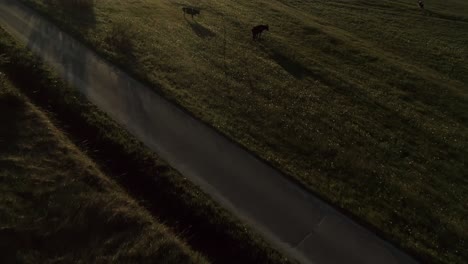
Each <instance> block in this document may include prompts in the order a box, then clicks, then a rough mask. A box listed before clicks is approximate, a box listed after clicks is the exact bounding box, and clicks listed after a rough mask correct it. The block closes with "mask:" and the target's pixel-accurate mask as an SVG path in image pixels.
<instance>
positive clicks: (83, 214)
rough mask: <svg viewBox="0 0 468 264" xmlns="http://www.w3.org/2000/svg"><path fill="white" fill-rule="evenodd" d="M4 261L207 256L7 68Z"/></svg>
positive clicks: (2, 87)
mask: <svg viewBox="0 0 468 264" xmlns="http://www.w3.org/2000/svg"><path fill="white" fill-rule="evenodd" d="M0 124H1V126H0V193H1V195H0V252H2V253H1V256H0V259H1V260H2V263H56V262H67V263H72V262H73V263H96V262H112V263H155V262H158V263H207V261H206V260H205V259H204V258H203V257H202V256H201V255H200V254H198V253H194V252H192V251H191V250H190V249H189V248H188V247H187V246H186V245H185V244H184V243H183V242H181V241H180V240H178V239H177V238H176V237H175V235H174V234H172V233H170V232H169V231H168V230H167V229H166V228H165V227H164V226H163V225H161V224H160V223H158V222H156V221H155V220H154V219H153V218H152V216H151V215H150V213H149V212H147V211H146V210H145V209H144V208H143V207H141V206H139V205H138V203H137V202H135V201H134V200H133V199H132V198H131V197H129V196H128V195H127V194H126V193H125V192H124V191H123V190H122V188H120V187H119V186H118V185H117V184H116V183H115V182H113V181H111V180H110V179H109V178H108V177H107V176H106V175H104V174H103V173H102V172H101V171H100V170H99V168H98V167H97V166H96V164H94V163H93V162H92V161H91V160H90V159H89V158H88V157H87V156H86V155H85V154H84V153H82V152H81V151H80V150H78V148H77V147H76V146H75V145H74V144H73V143H72V142H71V141H70V140H69V139H68V138H67V137H66V136H65V135H64V134H63V133H62V132H61V131H60V130H58V129H57V128H56V127H55V126H54V125H53V124H52V122H51V120H50V119H48V117H47V116H46V115H45V114H44V113H43V112H41V110H39V109H38V108H37V107H35V106H34V105H32V104H31V103H30V102H29V100H28V99H26V98H25V97H24V96H23V95H21V94H20V93H19V91H18V90H17V89H16V88H15V87H13V86H12V85H11V84H10V83H9V81H8V80H7V79H6V78H5V76H4V75H3V74H2V73H1V72H0Z"/></svg>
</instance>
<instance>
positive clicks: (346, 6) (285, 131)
mask: <svg viewBox="0 0 468 264" xmlns="http://www.w3.org/2000/svg"><path fill="white" fill-rule="evenodd" d="M25 1H26V0H25ZM26 2H29V3H34V4H35V7H36V8H37V9H39V10H41V11H42V12H44V13H46V14H48V15H49V17H51V18H52V19H53V20H54V21H56V22H57V24H58V25H60V26H61V27H63V28H65V29H67V30H69V31H70V32H72V33H73V34H74V35H75V36H78V37H79V38H81V39H82V40H84V41H85V42H86V43H88V44H90V46H93V47H94V48H95V49H96V50H97V51H98V52H100V53H101V54H102V55H104V56H105V57H106V58H108V59H110V60H111V61H113V62H115V63H117V64H119V65H120V66H121V67H122V68H124V69H126V70H128V71H129V72H131V73H133V74H134V75H135V76H138V77H139V79H142V80H144V81H146V82H147V83H149V84H151V85H152V86H153V87H155V88H156V89H157V90H158V91H159V92H161V93H163V94H164V95H165V96H166V97H168V98H170V99H172V100H174V101H176V102H178V103H179V104H180V105H182V106H183V107H184V108H186V109H188V110H189V111H191V112H192V113H194V115H196V116H197V117H199V118H200V119H202V120H204V121H206V122H207V123H209V124H212V125H213V126H214V127H216V128H218V129H219V130H220V131H221V132H223V133H225V134H226V135H228V136H229V137H231V138H233V139H234V140H236V141H237V142H239V143H241V144H242V145H244V146H246V147H247V148H248V149H250V150H252V151H253V152H255V153H256V154H258V155H259V156H260V157H262V158H263V159H265V160H267V161H269V162H271V163H272V164H273V165H274V166H276V167H278V168H280V169H281V170H282V171H284V172H285V173H287V174H290V175H293V176H294V177H296V178H297V179H299V180H300V181H302V182H303V183H304V185H306V186H308V187H309V188H310V189H311V190H313V191H315V192H316V193H318V194H319V195H321V196H322V197H324V198H325V199H326V200H328V201H331V202H332V203H333V204H336V205H337V206H339V207H341V208H345V209H346V210H347V211H348V212H350V213H351V214H352V215H354V216H356V217H358V218H360V219H362V220H363V222H365V223H368V224H370V225H371V226H373V227H375V228H377V229H378V230H380V234H381V235H383V236H384V237H386V238H388V239H390V240H391V241H393V242H395V243H397V244H398V245H400V246H401V247H403V248H405V249H407V250H409V251H411V252H414V253H416V254H417V255H419V256H421V257H422V258H423V260H425V261H429V260H430V261H434V262H450V263H463V262H466V261H467V260H468V251H467V250H466V248H468V245H467V243H468V242H467V240H468V222H467V221H466V218H467V217H468V209H467V207H466V201H467V200H468V182H467V179H466V177H465V175H468V168H467V166H466V164H465V161H464V159H465V158H466V155H467V154H468V127H467V123H468V100H467V99H468V94H467V90H466V87H467V84H468V79H467V78H468V77H467V76H468V64H467V63H466V58H467V56H468V51H467V48H466V43H467V42H468V31H467V28H468V15H467V10H468V2H466V1H463V0H450V1H438V0H427V1H425V3H426V9H427V11H426V12H422V11H421V10H419V8H418V7H417V4H415V3H414V1H413V0H398V1H390V0H385V1H379V2H378V3H377V2H375V1H371V0H360V1H357V0H356V1H353V0H352V1H328V0H327V1H325V0H318V1H307V0H299V1H290V0H268V1H263V0H260V1H250V0H239V1H227V0H225V1H219V0H218V1H215V0H205V1H186V3H187V5H193V6H198V7H200V8H201V9H202V15H201V16H200V17H199V18H196V20H195V21H192V20H191V18H190V17H187V18H184V16H183V13H182V11H181V7H182V4H181V3H180V2H176V1H169V0H167V1H156V0H145V1H139V2H128V1H123V0H115V1H95V6H94V7H93V8H90V9H86V10H84V9H82V10H80V11H79V12H73V11H71V10H70V9H67V8H62V7H61V6H60V5H59V4H57V3H59V2H60V1H55V2H54V1H52V2H51V1H43V0H27V1H26ZM47 3H48V4H47ZM51 3H52V4H51ZM54 3H55V4H54ZM84 13H86V14H84ZM259 23H265V24H270V28H271V31H270V32H268V33H266V35H265V39H264V40H263V41H261V42H253V41H251V36H250V28H251V26H252V25H255V24H259ZM116 36H120V37H116Z"/></svg>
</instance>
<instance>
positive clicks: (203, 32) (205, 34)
mask: <svg viewBox="0 0 468 264" xmlns="http://www.w3.org/2000/svg"><path fill="white" fill-rule="evenodd" d="M187 22H188V24H189V25H190V28H192V31H193V32H194V33H195V34H196V35H197V36H198V37H200V38H212V37H214V36H216V33H214V32H213V31H211V30H210V29H209V28H206V27H204V26H203V25H201V24H199V23H198V22H191V21H187Z"/></svg>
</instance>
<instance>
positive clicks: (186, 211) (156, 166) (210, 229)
mask: <svg viewBox="0 0 468 264" xmlns="http://www.w3.org/2000/svg"><path fill="white" fill-rule="evenodd" d="M0 54H3V55H2V57H3V58H4V59H3V60H2V61H1V63H0V69H1V70H3V71H4V72H5V73H6V74H7V75H8V76H9V77H10V78H11V80H12V81H13V82H14V83H15V85H16V86H17V87H19V88H20V89H21V91H22V92H23V93H24V94H26V95H27V96H28V97H29V98H31V100H33V102H34V103H35V104H37V105H39V106H40V107H42V108H44V109H45V110H47V111H48V112H49V113H50V114H51V115H53V116H54V119H55V120H56V122H57V123H58V124H59V126H60V127H63V129H64V130H65V131H66V132H67V133H68V134H69V135H70V137H71V139H72V140H73V141H74V142H75V144H77V145H78V146H80V147H81V148H83V149H85V150H86V151H87V154H88V156H90V157H91V158H92V159H93V160H95V161H96V162H97V163H98V164H99V165H100V167H101V168H102V170H103V171H104V172H105V173H106V174H107V175H111V176H114V179H115V180H117V181H118V182H119V183H120V184H121V185H122V186H125V188H126V190H127V191H129V193H130V194H131V195H132V196H135V197H137V198H138V199H142V200H144V203H145V205H146V206H147V208H148V209H150V210H151V212H152V213H153V214H154V215H155V216H156V217H157V218H159V219H161V221H162V222H164V223H165V224H166V225H168V226H169V227H170V228H171V229H174V231H175V232H177V233H180V234H182V235H183V236H184V238H185V240H186V241H187V243H188V244H190V246H191V247H192V248H194V249H195V250H197V251H199V252H201V253H203V254H204V255H205V256H207V258H208V260H210V261H214V262H219V263H289V260H288V259H286V258H285V257H283V256H282V255H281V254H279V253H278V252H277V251H276V250H274V249H272V248H271V247H270V246H269V245H268V244H266V243H265V242H264V241H263V240H262V239H260V238H259V237H257V236H256V235H255V234H253V233H251V232H250V231H249V229H247V228H246V227H245V226H244V225H242V224H241V223H239V222H237V221H236V220H235V219H234V218H233V217H232V216H231V215H230V214H228V213H227V212H226V211H224V210H223V209H221V208H219V207H218V206H217V205H216V204H214V203H213V202H212V201H211V200H210V198H209V197H208V196H207V195H205V194H204V193H202V192H201V191H200V190H199V189H198V188H197V187H195V186H194V185H192V184H191V183H190V182H189V181H188V180H186V179H185V178H184V177H182V176H181V175H180V174H178V173H177V172H175V171H174V170H172V169H171V168H170V167H169V166H167V165H166V164H165V163H164V162H163V161H161V160H159V159H158V158H157V157H155V156H154V154H152V153H151V152H149V151H148V150H147V149H146V148H145V147H144V146H143V145H142V144H141V143H140V142H138V141H136V140H135V139H134V138H133V137H131V136H130V135H129V134H128V133H127V132H126V131H125V130H124V129H122V128H121V127H119V126H118V125H117V124H116V123H114V122H113V121H112V120H110V119H109V118H108V117H107V116H106V115H105V114H103V113H102V112H100V111H99V110H98V109H96V108H95V107H94V106H93V105H91V104H90V103H89V102H88V101H87V100H86V99H85V98H84V97H82V96H81V95H80V94H79V93H78V92H77V91H75V90H74V89H71V88H69V87H67V86H66V85H65V84H64V83H63V82H62V81H60V80H59V79H57V78H56V77H55V76H54V74H52V73H51V72H50V71H48V70H47V69H46V68H45V67H44V66H43V64H42V62H41V61H40V60H39V59H38V58H37V57H34V56H32V55H31V54H30V53H29V52H28V51H27V50H25V49H24V48H23V47H20V46H18V45H17V44H16V43H15V42H14V41H13V40H12V39H11V38H10V37H9V36H8V35H7V34H6V33H5V32H4V31H0ZM25 74H27V76H28V78H24V76H25Z"/></svg>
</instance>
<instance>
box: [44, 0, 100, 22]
mask: <svg viewBox="0 0 468 264" xmlns="http://www.w3.org/2000/svg"><path fill="white" fill-rule="evenodd" d="M94 1H95V0H68V1H63V0H46V1H45V4H46V5H47V9H49V10H54V11H58V12H60V13H61V14H62V15H63V16H66V19H68V20H71V22H72V23H74V24H75V25H78V26H79V27H81V28H83V29H89V28H93V27H94V26H95V24H96V15H95V12H94V5H95V4H94Z"/></svg>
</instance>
